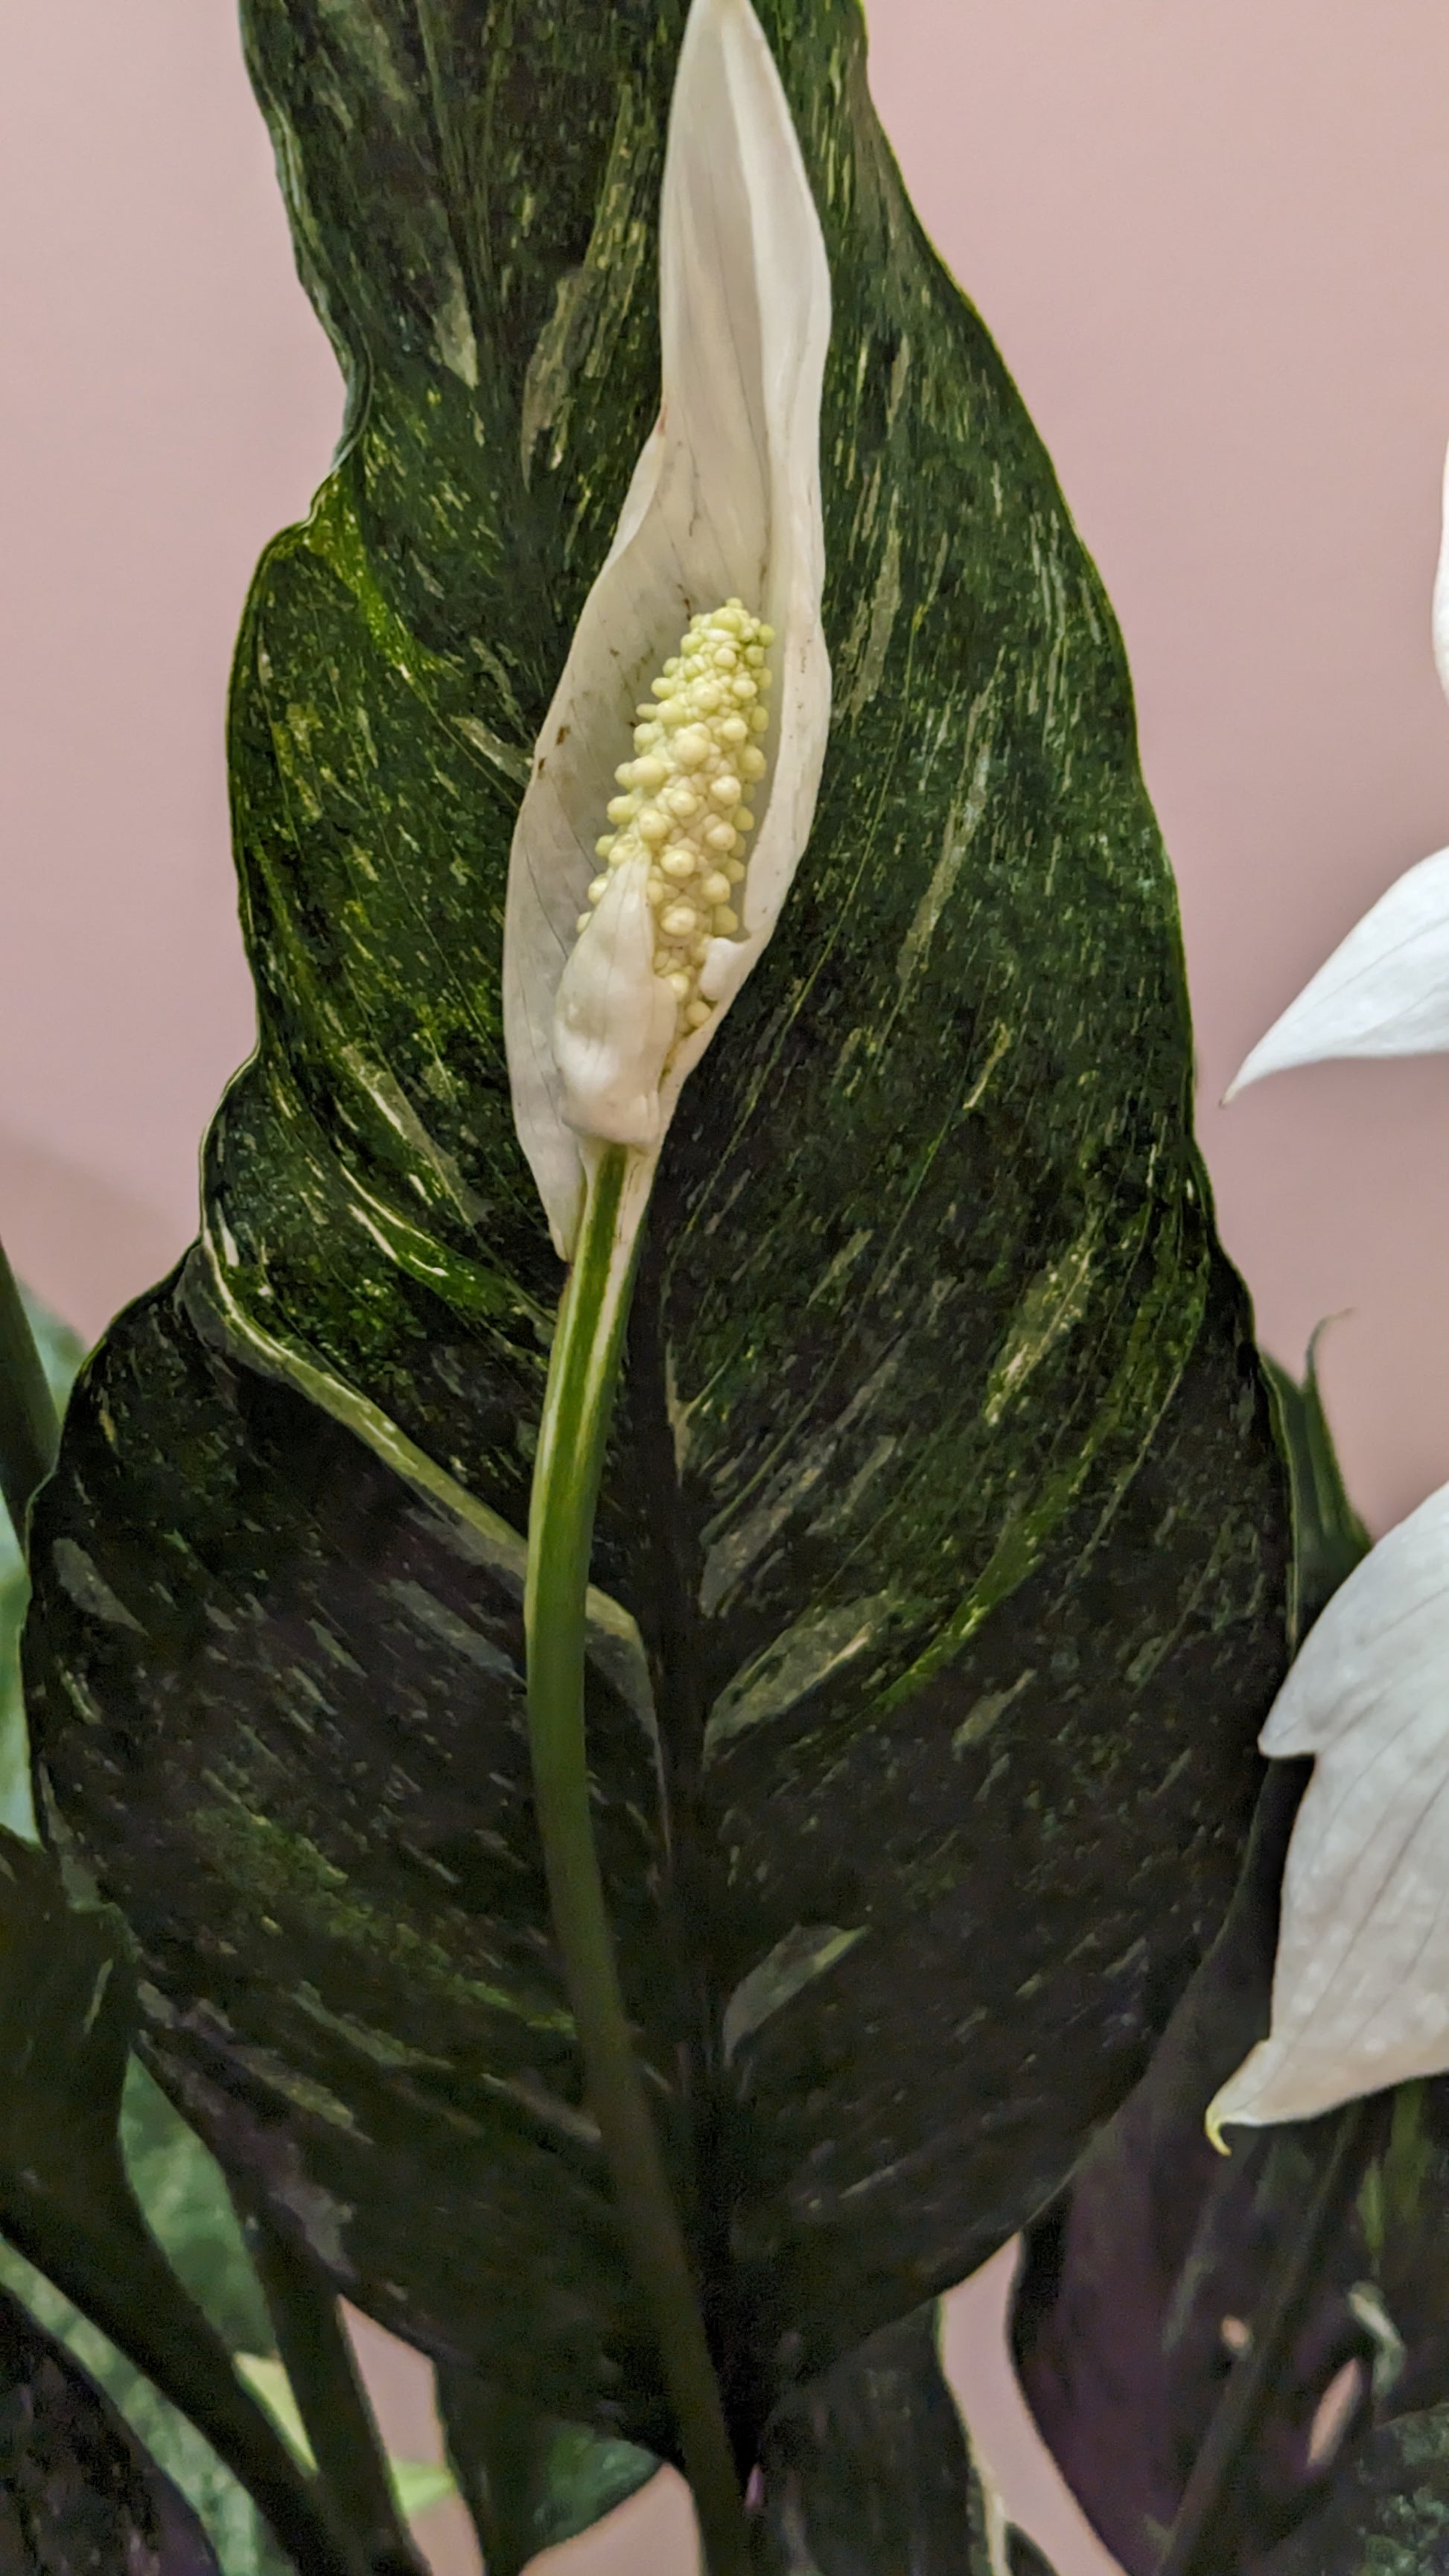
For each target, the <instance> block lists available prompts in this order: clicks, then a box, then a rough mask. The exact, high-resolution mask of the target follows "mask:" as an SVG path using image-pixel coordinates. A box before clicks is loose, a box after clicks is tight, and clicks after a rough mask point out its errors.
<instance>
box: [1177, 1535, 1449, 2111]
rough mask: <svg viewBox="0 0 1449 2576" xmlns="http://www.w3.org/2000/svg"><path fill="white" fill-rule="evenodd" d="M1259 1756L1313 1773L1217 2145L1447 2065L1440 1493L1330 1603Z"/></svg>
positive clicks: (1447, 1754)
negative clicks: (1273, 1943)
mask: <svg viewBox="0 0 1449 2576" xmlns="http://www.w3.org/2000/svg"><path fill="white" fill-rule="evenodd" d="M1262 1746H1263V1750H1264V1752H1265V1753H1268V1754H1271V1755H1276V1756H1279V1757H1284V1756H1287V1755H1290V1754H1301V1753H1311V1754H1312V1755H1313V1756H1314V1767H1313V1774H1312V1777H1311V1779H1310V1781H1309V1784H1308V1788H1307V1790H1306V1792H1305V1794H1304V1799H1303V1804H1302V1806H1301V1807H1300V1809H1299V1811H1298V1816H1297V1820H1296V1822H1295V1824H1294V1828H1293V1835H1292V1839H1291V1841H1290V1844H1289V1849H1288V1860H1287V1866H1286V1869H1285V1871H1284V1876H1283V1909H1282V1920H1281V1925H1280V1929H1279V1936H1278V1955H1277V1961H1276V1965H1275V1968H1274V1974H1273V2006H1272V2020H1271V2026H1270V2030H1269V2035H1268V2037H1267V2038H1266V2039H1265V2040H1263V2041H1262V2042H1261V2043H1260V2044H1259V2046H1258V2047H1257V2048H1255V2049H1254V2050H1253V2051H1252V2052H1251V2054H1250V2055H1249V2056H1248V2057H1247V2058H1246V2059H1245V2060H1244V2062H1243V2064H1242V2066H1240V2067H1239V2069H1238V2071H1237V2073H1236V2074H1235V2075H1233V2076H1232V2077H1230V2079H1229V2081H1228V2082H1227V2083H1226V2084H1225V2085H1224V2086H1223V2088H1222V2090H1221V2092H1220V2093H1219V2094H1218V2096H1217V2098H1216V2100H1215V2101H1214V2103H1213V2105H1212V2108H1211V2110H1210V2111H1209V2114H1208V2125H1209V2128H1210V2129H1212V2130H1213V2131H1214V2133H1216V2132H1218V2131H1220V2130H1221V2129H1222V2128H1224V2127H1226V2126H1229V2125H1231V2124H1232V2123H1233V2122H1242V2123H1244V2124H1245V2125H1248V2126H1252V2127H1259V2126H1263V2125H1264V2124H1269V2123H1272V2122H1275V2121H1278V2120H1301V2119H1312V2118H1315V2117H1316V2116H1317V2115H1318V2113H1319V2112H1321V2111H1328V2110H1331V2109H1333V2108H1334V2106H1335V2105H1336V2104H1338V2103H1340V2102H1349V2101H1353V2100H1355V2099H1356V2098H1357V2097H1358V2096H1359V2095H1360V2094H1363V2093H1373V2092H1377V2091H1378V2090H1379V2089H1380V2088H1381V2087H1382V2086H1385V2085H1390V2084H1402V2083H1406V2082H1408V2081H1409V2080H1410V2079H1411V2078H1413V2077H1416V2076H1423V2075H1437V2074H1442V2073H1443V2072H1444V2071H1445V2070H1446V2069H1449V1486H1445V1487H1444V1488H1442V1489H1441V1490H1440V1491H1439V1492H1438V1493H1437V1494H1432V1495H1431V1496H1430V1498H1429V1500H1428V1501H1427V1502H1426V1503H1423V1504H1421V1505H1420V1507H1419V1509H1418V1510H1417V1511H1416V1512H1413V1513H1411V1514H1410V1516H1409V1518H1408V1519H1407V1520H1405V1521H1402V1522H1400V1524H1399V1526H1398V1528H1397V1529H1395V1530H1391V1531H1390V1533H1389V1535H1388V1537H1387V1538H1385V1539H1381V1540H1380V1542H1379V1544H1378V1546H1377V1547H1375V1548H1374V1549H1372V1550H1371V1552H1370V1554H1369V1555H1368V1556H1366V1557H1365V1558H1364V1560H1363V1563H1362V1564H1361V1565H1359V1566H1358V1567H1356V1568H1355V1570H1354V1572H1353V1573H1352V1574H1351V1575H1350V1576H1349V1579H1348V1581H1347V1582H1346V1583H1345V1584H1344V1585H1343V1586H1342V1588H1341V1590H1339V1591H1338V1592H1336V1593H1335V1594H1334V1597H1333V1599H1332V1600H1331V1601H1330V1603H1329V1604H1328V1607H1327V1609H1326V1610H1325V1611H1324V1612H1323V1615H1322V1617H1321V1618H1320V1619H1319V1620H1318V1622H1317V1625H1316V1626H1315V1627H1314V1628H1313V1630H1312V1632H1311V1634H1310V1635H1309V1638H1308V1641H1307V1643H1306V1645H1305V1646H1304V1648H1303V1652H1302V1653H1301V1655H1300V1656H1299V1657H1298V1660H1297V1662H1296V1663H1295V1664H1294V1665H1293V1668H1292V1670H1291V1671H1290V1673H1289V1675H1288V1678H1287V1680H1286V1682H1285V1683H1284V1685H1283V1688H1282V1690H1281V1691H1280V1693H1279V1695H1278V1698H1277V1700H1276V1702H1275V1704H1274V1707H1273V1710H1272V1713H1271V1715H1270V1717H1269V1719H1268V1723H1267V1725H1266V1727H1265V1728H1264V1730H1263V1736H1262Z"/></svg>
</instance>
